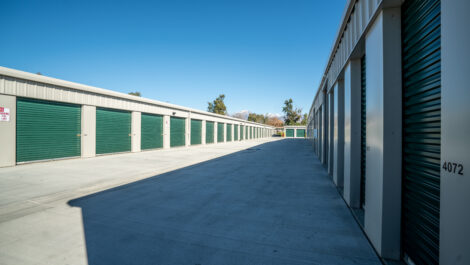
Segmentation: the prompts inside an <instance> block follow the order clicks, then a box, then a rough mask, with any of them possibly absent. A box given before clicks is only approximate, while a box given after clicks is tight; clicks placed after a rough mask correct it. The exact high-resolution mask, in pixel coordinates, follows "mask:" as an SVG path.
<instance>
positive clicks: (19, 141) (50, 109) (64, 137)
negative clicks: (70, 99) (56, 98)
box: [16, 98, 81, 162]
mask: <svg viewBox="0 0 470 265" xmlns="http://www.w3.org/2000/svg"><path fill="white" fill-rule="evenodd" d="M16 110H17V114H16V115H17V117H16V162H26V161H34V160H45V159H55V158H64V157H75V156H80V154H81V152H80V150H81V146H80V143H81V141H80V133H81V107H80V106H79V105H72V104H66V103H58V102H52V101H44V100H35V99H26V98H18V99H17V101H16Z"/></svg>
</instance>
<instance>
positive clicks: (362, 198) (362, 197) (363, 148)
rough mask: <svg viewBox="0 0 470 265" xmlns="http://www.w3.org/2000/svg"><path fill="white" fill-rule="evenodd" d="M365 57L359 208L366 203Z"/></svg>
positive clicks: (362, 73)
mask: <svg viewBox="0 0 470 265" xmlns="http://www.w3.org/2000/svg"><path fill="white" fill-rule="evenodd" d="M366 124H367V123H366V57H365V56H363V57H362V59H361V190H360V195H359V196H360V206H361V208H362V209H364V205H365V203H366Z"/></svg>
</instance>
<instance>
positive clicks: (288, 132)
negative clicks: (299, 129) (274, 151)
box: [286, 129, 294, 137]
mask: <svg viewBox="0 0 470 265" xmlns="http://www.w3.org/2000/svg"><path fill="white" fill-rule="evenodd" d="M286 137H294V129H286Z"/></svg>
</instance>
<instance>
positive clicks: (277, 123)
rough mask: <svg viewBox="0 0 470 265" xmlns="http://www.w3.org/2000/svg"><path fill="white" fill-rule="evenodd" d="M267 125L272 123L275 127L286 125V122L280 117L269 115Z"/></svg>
mask: <svg viewBox="0 0 470 265" xmlns="http://www.w3.org/2000/svg"><path fill="white" fill-rule="evenodd" d="M266 125H271V126H274V127H282V126H284V122H282V121H281V119H279V118H278V117H269V118H268V119H267V120H266Z"/></svg>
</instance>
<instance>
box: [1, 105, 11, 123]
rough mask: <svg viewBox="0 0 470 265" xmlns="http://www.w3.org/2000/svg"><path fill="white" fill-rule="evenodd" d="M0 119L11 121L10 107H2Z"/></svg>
mask: <svg viewBox="0 0 470 265" xmlns="http://www.w3.org/2000/svg"><path fill="white" fill-rule="evenodd" d="M0 121H10V109H9V108H4V107H0Z"/></svg>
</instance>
